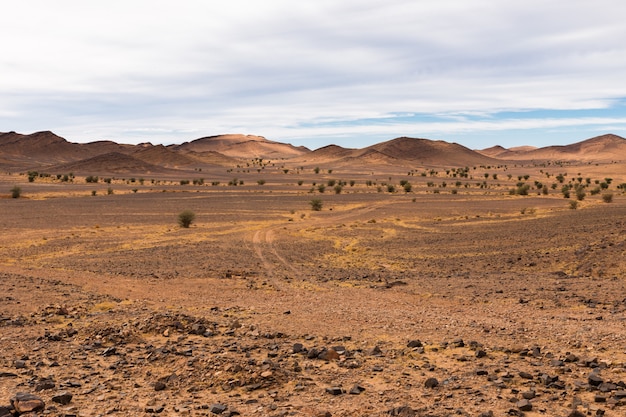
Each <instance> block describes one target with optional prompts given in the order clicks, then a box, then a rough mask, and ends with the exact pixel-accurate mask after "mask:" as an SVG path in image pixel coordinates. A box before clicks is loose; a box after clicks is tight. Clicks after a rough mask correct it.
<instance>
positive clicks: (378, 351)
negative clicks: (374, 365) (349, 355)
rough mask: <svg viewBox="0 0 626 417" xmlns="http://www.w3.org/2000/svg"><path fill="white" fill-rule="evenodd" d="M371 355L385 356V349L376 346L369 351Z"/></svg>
mask: <svg viewBox="0 0 626 417" xmlns="http://www.w3.org/2000/svg"><path fill="white" fill-rule="evenodd" d="M367 354H368V355H369V356H383V351H382V350H381V349H380V347H378V346H374V347H373V348H371V349H369V350H368V351H367Z"/></svg>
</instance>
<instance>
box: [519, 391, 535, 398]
mask: <svg viewBox="0 0 626 417" xmlns="http://www.w3.org/2000/svg"><path fill="white" fill-rule="evenodd" d="M535 395H536V394H535V391H533V390H530V391H524V392H522V398H523V399H525V400H532V399H533V398H535Z"/></svg>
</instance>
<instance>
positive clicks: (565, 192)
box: [561, 185, 569, 198]
mask: <svg viewBox="0 0 626 417" xmlns="http://www.w3.org/2000/svg"><path fill="white" fill-rule="evenodd" d="M561 193H562V194H563V197H564V198H569V187H568V186H567V185H564V186H563V187H562V188H561Z"/></svg>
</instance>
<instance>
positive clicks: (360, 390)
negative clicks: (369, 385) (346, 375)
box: [348, 384, 365, 395]
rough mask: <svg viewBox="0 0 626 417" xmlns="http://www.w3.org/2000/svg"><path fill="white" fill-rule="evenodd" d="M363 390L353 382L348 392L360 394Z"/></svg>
mask: <svg viewBox="0 0 626 417" xmlns="http://www.w3.org/2000/svg"><path fill="white" fill-rule="evenodd" d="M363 391H365V388H363V387H362V386H360V385H359V384H354V385H353V386H352V388H350V391H348V392H349V393H350V394H352V395H360V394H361V393H362V392H363Z"/></svg>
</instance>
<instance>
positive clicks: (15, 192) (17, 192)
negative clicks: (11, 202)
mask: <svg viewBox="0 0 626 417" xmlns="http://www.w3.org/2000/svg"><path fill="white" fill-rule="evenodd" d="M21 195H22V189H21V188H20V187H18V186H17V185H16V186H14V187H13V188H11V198H20V196H21Z"/></svg>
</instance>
